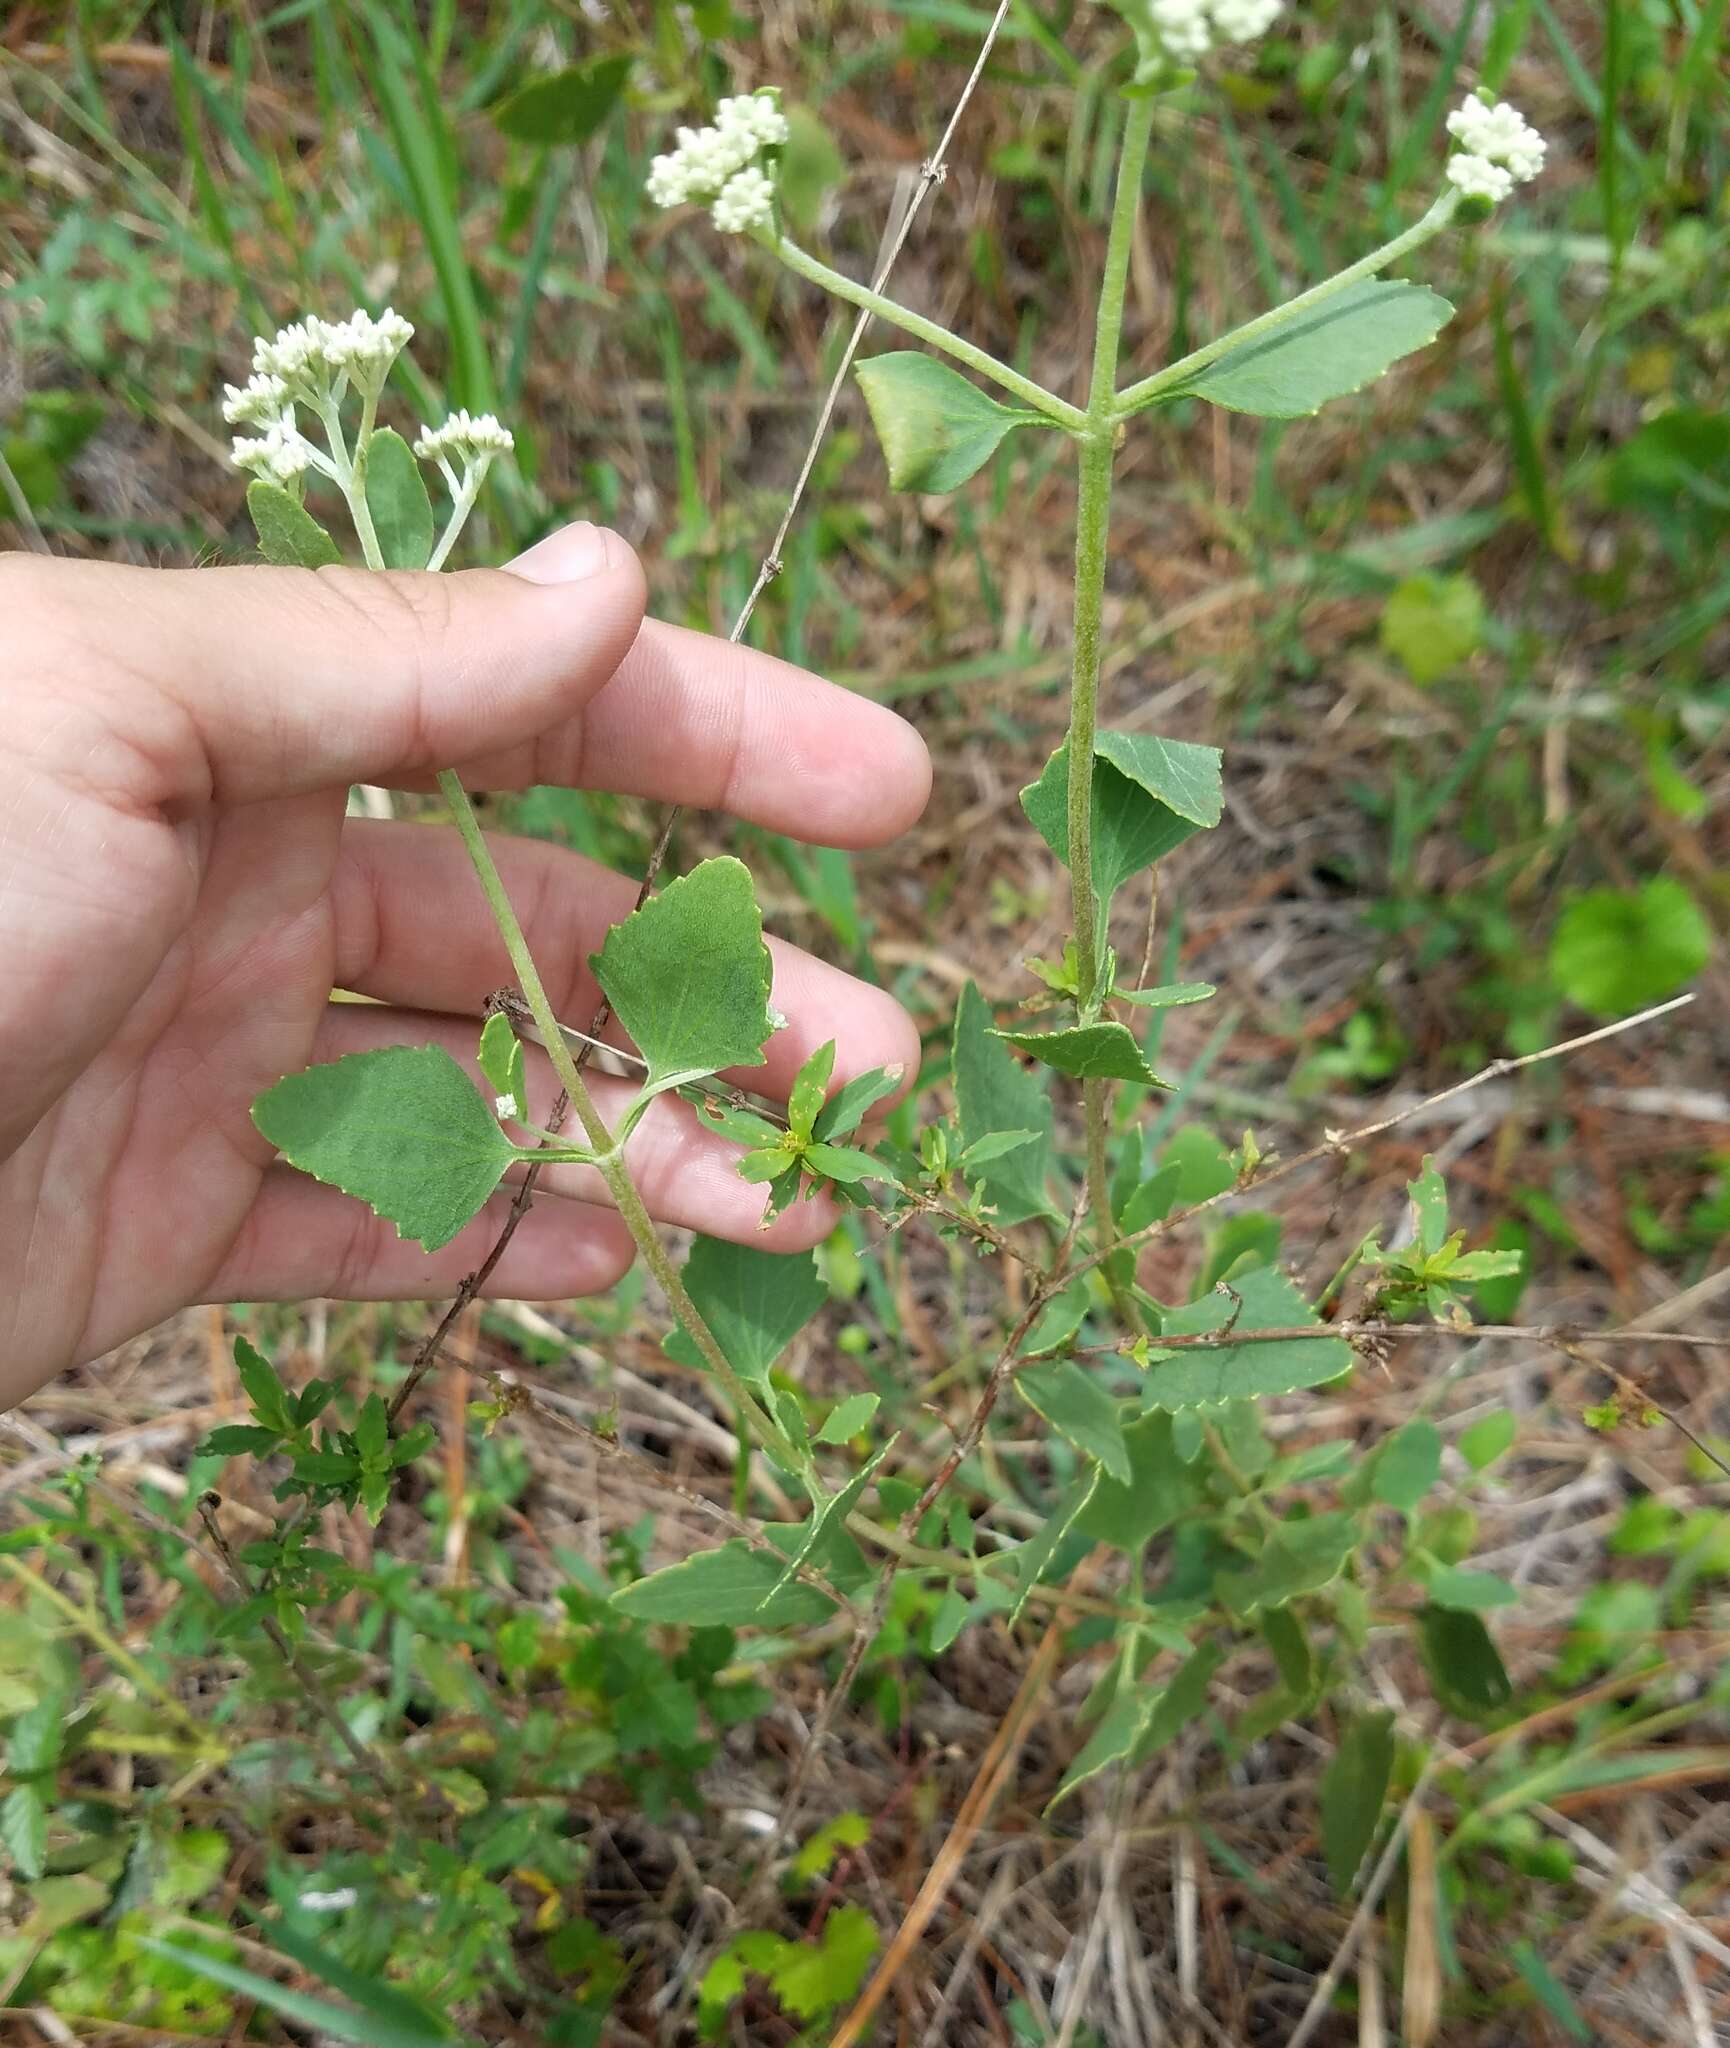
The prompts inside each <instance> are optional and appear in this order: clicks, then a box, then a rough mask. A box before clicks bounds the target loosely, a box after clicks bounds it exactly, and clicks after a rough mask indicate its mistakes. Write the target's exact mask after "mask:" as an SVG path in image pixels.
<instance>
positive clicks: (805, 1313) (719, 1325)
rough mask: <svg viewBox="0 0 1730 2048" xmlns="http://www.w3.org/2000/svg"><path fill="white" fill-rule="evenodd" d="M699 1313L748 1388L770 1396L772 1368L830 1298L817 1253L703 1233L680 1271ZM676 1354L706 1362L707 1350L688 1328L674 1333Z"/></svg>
mask: <svg viewBox="0 0 1730 2048" xmlns="http://www.w3.org/2000/svg"><path fill="white" fill-rule="evenodd" d="M681 1277H682V1278H683V1280H684V1283H685V1288H686V1291H687V1292H688V1293H689V1295H690V1297H691V1299H692V1301H693V1302H695V1304H696V1306H697V1313H698V1314H699V1315H700V1316H701V1317H702V1318H703V1320H704V1322H706V1323H707V1324H708V1326H709V1328H710V1329H711V1330H713V1331H714V1333H715V1337H716V1340H717V1341H718V1342H719V1344H720V1346H721V1349H722V1350H723V1351H724V1352H725V1353H726V1354H727V1363H728V1364H729V1365H730V1366H731V1367H732V1368H733V1370H734V1371H735V1372H736V1373H737V1374H738V1375H739V1377H740V1378H741V1379H742V1380H743V1381H744V1382H745V1384H746V1385H747V1386H749V1387H752V1388H754V1389H755V1390H756V1391H757V1392H758V1393H760V1394H763V1395H767V1394H768V1393H769V1391H770V1388H769V1368H770V1367H771V1366H772V1365H773V1364H774V1363H775V1361H776V1359H778V1358H779V1357H780V1356H781V1353H782V1352H783V1351H785V1350H786V1348H787V1346H788V1345H789V1344H791V1343H792V1341H793V1339H794V1338H795V1337H796V1336H798V1334H799V1332H800V1331H801V1330H802V1329H804V1327H805V1325H806V1324H807V1323H808V1322H809V1321H810V1320H811V1318H812V1317H813V1316H814V1315H815V1314H816V1313H817V1311H818V1310H819V1309H820V1308H821V1307H822V1306H823V1304H824V1303H825V1302H826V1301H827V1300H828V1299H829V1290H828V1289H827V1288H826V1287H825V1286H824V1285H823V1282H822V1281H821V1280H820V1279H819V1278H818V1277H817V1260H816V1256H815V1254H814V1253H811V1252H764V1251H758V1250H756V1249H755V1248H754V1247H753V1246H750V1245H742V1244H727V1243H724V1242H723V1241H722V1240H721V1239H720V1238H718V1237H699V1238H698V1239H697V1240H696V1241H695V1242H694V1243H693V1244H692V1246H691V1255H690V1257H689V1258H688V1259H686V1261H685V1266H684V1272H683V1274H682V1275H681ZM666 1349H667V1352H668V1354H669V1356H671V1357H673V1358H676V1359H678V1360H679V1361H680V1362H681V1364H685V1365H695V1366H698V1367H699V1368H701V1367H702V1364H703V1360H702V1354H701V1353H700V1352H699V1351H698V1349H697V1347H696V1345H695V1344H693V1343H692V1341H691V1339H690V1338H689V1336H687V1335H686V1333H685V1332H684V1331H683V1330H674V1331H673V1332H672V1334H671V1335H670V1336H669V1337H668V1338H667V1341H666Z"/></svg>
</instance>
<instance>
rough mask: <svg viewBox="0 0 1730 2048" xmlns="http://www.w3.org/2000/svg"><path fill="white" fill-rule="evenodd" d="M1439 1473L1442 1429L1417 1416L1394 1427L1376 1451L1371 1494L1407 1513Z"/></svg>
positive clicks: (1440, 1470)
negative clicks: (1414, 1419) (1402, 1424)
mask: <svg viewBox="0 0 1730 2048" xmlns="http://www.w3.org/2000/svg"><path fill="white" fill-rule="evenodd" d="M1441 1474H1442V1436H1441V1431H1440V1430H1438V1429H1437V1428H1436V1425H1435V1424H1434V1423H1433V1422H1429V1421H1426V1420H1425V1419H1424V1418H1423V1417H1422V1416H1420V1417H1419V1418H1418V1419H1417V1421H1416V1422H1408V1423H1407V1424H1406V1425H1405V1427H1404V1428H1403V1429H1396V1430H1395V1431H1394V1433H1393V1435H1392V1436H1390V1437H1389V1438H1388V1440H1387V1442H1386V1443H1384V1444H1383V1445H1382V1447H1381V1449H1380V1450H1379V1451H1377V1452H1376V1455H1375V1464H1374V1467H1373V1468H1372V1470H1371V1474H1370V1494H1371V1497H1372V1499H1375V1500H1379V1501H1380V1502H1381V1503H1382V1505H1383V1506H1384V1507H1390V1508H1399V1509H1400V1510H1401V1511H1402V1513H1405V1514H1408V1515H1409V1514H1410V1513H1411V1512H1412V1511H1413V1509H1414V1508H1416V1506H1417V1504H1418V1502H1419V1501H1421V1500H1422V1499H1423V1497H1424V1495H1425V1494H1426V1493H1428V1492H1429V1490H1430V1488H1431V1487H1432V1486H1434V1485H1435V1483H1436V1481H1437V1480H1438V1479H1439V1478H1440V1477H1441Z"/></svg>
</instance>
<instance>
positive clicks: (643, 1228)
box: [438, 768, 812, 1477]
mask: <svg viewBox="0 0 1730 2048" xmlns="http://www.w3.org/2000/svg"><path fill="white" fill-rule="evenodd" d="M438 786H439V793H440V795H441V796H443V798H444V800H445V802H446V803H447V804H448V805H449V806H450V810H451V816H452V818H453V819H454V820H455V823H456V828H457V831H458V832H459V833H460V834H461V835H462V842H463V845H464V847H465V848H466V849H467V851H468V856H469V860H470V862H471V864H472V865H473V867H474V871H475V874H476V875H477V876H478V877H479V880H480V885H481V888H482V890H483V891H484V892H485V894H486V899H487V907H488V908H489V909H490V910H491V911H492V914H493V922H494V923H495V924H496V925H497V926H498V928H499V936H500V937H501V938H502V939H503V940H504V942H505V951H506V952H507V953H508V954H509V955H510V960H511V966H512V967H513V968H514V969H515V971H516V977H517V984H518V986H519V987H520V988H521V990H522V992H523V999H524V1001H525V1002H526V1003H527V1004H528V1006H529V1009H530V1010H531V1012H532V1013H533V1015H534V1020H535V1023H536V1025H537V1026H538V1028H539V1030H540V1033H541V1043H542V1045H543V1046H544V1047H545V1048H546V1054H547V1057H548V1059H550V1060H551V1061H552V1063H553V1072H554V1073H555V1074H556V1075H557V1076H558V1079H559V1085H560V1087H561V1088H563V1089H564V1091H565V1093H566V1094H567V1095H568V1096H569V1097H570V1099H571V1107H572V1108H573V1109H574V1110H575V1111H576V1113H577V1118H578V1121H579V1122H580V1123H581V1124H582V1127H583V1130H584V1132H585V1134H586V1135H587V1137H588V1140H589V1143H590V1144H591V1145H593V1146H594V1148H595V1151H596V1152H597V1153H598V1154H599V1157H598V1158H597V1159H596V1161H595V1164H596V1167H597V1168H598V1169H599V1171H600V1175H601V1178H602V1179H603V1180H604V1181H605V1182H606V1184H607V1192H608V1194H610V1195H611V1196H612V1198H613V1201H614V1204H615V1205H616V1207H617V1208H618V1211H619V1214H620V1216H621V1217H622V1218H623V1219H624V1224H625V1228H626V1229H627V1230H628V1231H629V1232H630V1233H631V1236H632V1238H633V1239H634V1240H635V1243H636V1246H637V1249H638V1251H639V1252H641V1254H642V1256H643V1263H644V1265H646V1266H647V1267H648V1269H649V1271H650V1272H651V1273H652V1274H653V1275H654V1276H655V1280H656V1282H657V1284H658V1285H659V1286H660V1289H661V1292H662V1293H663V1294H664V1295H665V1296H666V1297H667V1300H668V1303H669V1304H670V1306H671V1308H672V1310H673V1313H674V1314H675V1315H676V1316H677V1317H678V1319H679V1321H680V1322H681V1323H682V1324H683V1325H684V1326H685V1329H686V1331H687V1333H688V1334H689V1336H690V1338H691V1341H692V1343H693V1344H695V1345H696V1347H697V1349H698V1351H699V1352H700V1353H701V1354H702V1356H703V1360H704V1363H705V1364H706V1365H707V1366H708V1367H709V1369H710V1370H711V1371H712V1372H713V1373H714V1375H715V1377H716V1378H717V1379H718V1380H719V1381H720V1382H721V1384H722V1386H723V1387H725V1388H726V1390H727V1392H728V1393H729V1394H730V1395H731V1396H732V1398H733V1400H734V1402H735V1403H736V1404H737V1406H738V1408H739V1409H740V1411H741V1413H742V1414H744V1415H745V1416H746V1417H748V1418H749V1420H750V1422H751V1425H752V1427H753V1429H755V1431H756V1433H757V1437H758V1440H759V1441H760V1442H761V1443H764V1444H766V1445H768V1446H769V1447H770V1448H771V1449H772V1450H774V1451H775V1453H776V1454H777V1456H779V1457H781V1458H783V1459H784V1460H785V1461H786V1462H787V1464H788V1466H789V1468H790V1469H791V1470H792V1471H795V1472H799V1473H802V1474H805V1475H807V1477H809V1475H810V1472H811V1463H812V1461H811V1459H810V1458H809V1456H801V1455H800V1454H799V1453H798V1452H797V1451H796V1450H795V1449H794V1446H793V1444H792V1442H791V1441H790V1439H789V1438H788V1437H787V1435H786V1433H785V1432H784V1431H783V1430H782V1428H781V1426H780V1425H779V1423H777V1422H776V1421H775V1420H774V1418H773V1417H772V1416H771V1415H770V1414H769V1412H768V1410H767V1409H765V1408H764V1407H763V1406H762V1404H761V1403H760V1402H759V1401H758V1400H757V1398H756V1397H755V1395H753V1394H752V1392H751V1390H750V1389H749V1388H748V1387H747V1386H746V1385H745V1383H744V1382H743V1381H742V1380H741V1379H740V1378H739V1376H738V1374H737V1373H736V1372H734V1370H733V1368H732V1366H731V1365H730V1364H729V1362H728V1359H727V1354H726V1353H725V1352H724V1351H723V1350H722V1349H721V1346H720V1343H719V1341H718V1340H717V1339H716V1336H715V1333H714V1331H713V1330H711V1329H710V1328H709V1325H708V1324H707V1323H706V1322H705V1321H704V1320H703V1317H702V1315H701V1313H700V1312H699V1310H698V1308H697V1305H696V1303H695V1302H694V1301H692V1299H691V1297H690V1295H689V1294H688V1293H687V1292H686V1289H685V1283H684V1281H683V1280H682V1279H681V1278H680V1277H679V1269H678V1267H677V1266H675V1265H674V1263H673V1260H672V1257H671V1255H670V1254H669V1252H668V1250H667V1248H666V1246H665V1245H664V1244H663V1243H662V1242H661V1239H660V1234H659V1233H658V1232H657V1230H656V1229H655V1225H654V1221H653V1219H652V1218H651V1217H650V1215H649V1212H648V1210H647V1208H645V1207H644V1204H643V1198H642V1196H641V1195H639V1194H638V1193H637V1189H636V1184H635V1183H634V1182H633V1181H632V1179H631V1176H630V1174H629V1173H628V1172H627V1171H626V1168H625V1162H624V1160H623V1158H622V1157H621V1156H620V1153H619V1151H618V1150H617V1149H616V1148H615V1147H614V1144H613V1136H612V1133H611V1132H610V1131H609V1130H608V1128H607V1125H606V1122H605V1120H604V1119H603V1117H602V1115H601V1113H600V1111H599V1110H598V1109H597V1108H596V1107H595V1099H594V1097H593V1096H592V1095H591V1094H590V1093H589V1091H588V1088H587V1086H586V1084H585V1083H584V1081H583V1077H582V1075H581V1074H580V1073H579V1072H578V1071H577V1064H576V1061H575V1060H574V1059H573V1058H572V1057H571V1049H570V1047H569V1046H568V1045H567V1044H566V1042H565V1035H564V1032H563V1031H562V1030H561V1029H560V1026H559V1020H558V1018H557V1017H556V1016H555V1015H554V1014H553V1006H552V1004H551V1003H550V1002H549V1001H548V1000H547V992H546V989H545V987H544V986H543V984H542V982H541V977H540V971H539V969H538V968H537V967H536V966H535V962H534V956H533V955H532V954H531V953H530V951H529V942H528V940H527V939H526V938H525V937H524V936H523V928H522V926H521V925H520V924H519V923H518V922H517V914H516V912H515V911H514V910H513V909H512V908H511V900H510V898H509V896H508V895H506V893H505V885H504V880H503V877H502V876H501V875H500V874H499V871H498V868H497V866H496V865H495V863H494V861H493V856H492V850H491V848H490V847H489V846H488V845H487V842H486V835H485V833H483V832H482V830H481V827H480V820H479V819H478V818H477V817H476V816H475V810H474V805H473V804H472V803H470V801H469V795H468V791H467V790H466V789H464V788H463V786H462V783H461V781H460V780H459V778H458V777H457V776H456V774H455V773H454V772H453V771H452V770H450V769H448V768H445V769H441V770H440V771H439V778H438Z"/></svg>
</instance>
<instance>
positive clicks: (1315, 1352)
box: [1142, 1266, 1352, 1410]
mask: <svg viewBox="0 0 1730 2048" xmlns="http://www.w3.org/2000/svg"><path fill="white" fill-rule="evenodd" d="M1227 1324H1230V1326H1231V1331H1232V1334H1233V1335H1236V1334H1237V1333H1239V1332H1240V1331H1241V1332H1242V1334H1243V1335H1244V1336H1246V1337H1247V1336H1250V1335H1252V1334H1253V1333H1254V1332H1255V1331H1257V1330H1291V1329H1301V1328H1302V1327H1304V1326H1305V1325H1306V1324H1313V1325H1314V1326H1315V1327H1316V1328H1317V1329H1319V1328H1320V1327H1321V1318H1320V1317H1319V1316H1318V1315H1317V1314H1316V1312H1315V1310H1314V1309H1313V1308H1311V1307H1310V1305H1309V1303H1308V1302H1307V1301H1305V1300H1304V1298H1303V1296H1302V1295H1301V1294H1300V1293H1299V1292H1298V1290H1297V1289H1296V1288H1295V1287H1294V1286H1293V1285H1292V1283H1291V1282H1290V1281H1289V1280H1288V1279H1287V1278H1286V1276H1285V1275H1284V1274H1283V1273H1281V1272H1280V1271H1279V1270H1278V1269H1277V1268H1275V1267H1273V1266H1258V1267H1256V1268H1254V1269H1253V1270H1251V1271H1250V1272H1248V1273H1238V1274H1235V1275H1234V1276H1233V1278H1232V1279H1231V1281H1230V1282H1229V1283H1228V1284H1227V1285H1226V1286H1225V1287H1220V1288H1216V1289H1215V1290H1214V1291H1213V1293H1211V1294H1205V1295H1203V1296H1202V1298H1201V1300H1200V1301H1192V1302H1189V1303H1187V1304H1186V1305H1185V1306H1183V1307H1182V1308H1173V1309H1167V1310H1166V1312H1165V1315H1164V1318H1163V1324H1162V1334H1169V1335H1171V1336H1181V1335H1201V1334H1205V1333H1207V1332H1210V1331H1214V1330H1219V1331H1223V1330H1224V1329H1225V1328H1226V1326H1227ZM1147 1358H1148V1373H1147V1385H1146V1388H1145V1390H1144V1392H1143V1396H1142V1401H1143V1405H1144V1406H1145V1407H1148V1408H1167V1409H1172V1410H1176V1409H1179V1408H1196V1407H1200V1406H1202V1405H1203V1404H1204V1403H1207V1402H1212V1401H1246V1400H1250V1399H1252V1398H1253V1397H1255V1396H1256V1395H1258V1394H1290V1393H1294V1392H1295V1391H1296V1390H1297V1389H1298V1388H1299V1387H1319V1386H1325V1385H1326V1383H1327V1382H1328V1381H1329V1380H1337V1379H1338V1378H1339V1376H1340V1374H1341V1373H1343V1372H1344V1371H1346V1369H1347V1368H1348V1367H1349V1366H1350V1364H1351V1362H1352V1353H1351V1347H1350V1345H1348V1344H1345V1343H1343V1342H1342V1341H1341V1340H1340V1339H1339V1338H1337V1337H1287V1338H1283V1339H1280V1338H1276V1339H1274V1340H1273V1341H1271V1342H1269V1343H1266V1344H1230V1343H1225V1344H1221V1345H1220V1346H1219V1347H1218V1348H1217V1349H1213V1348H1209V1347H1205V1346H1195V1347H1191V1348H1186V1349H1183V1350H1168V1351H1162V1350H1161V1349H1160V1344H1159V1338H1158V1337H1155V1338H1154V1339H1153V1340H1152V1342H1151V1343H1150V1345H1149V1347H1148V1352H1147Z"/></svg>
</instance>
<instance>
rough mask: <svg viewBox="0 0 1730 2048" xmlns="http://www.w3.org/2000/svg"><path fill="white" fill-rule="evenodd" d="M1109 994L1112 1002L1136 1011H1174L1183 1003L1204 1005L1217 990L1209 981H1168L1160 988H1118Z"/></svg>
mask: <svg viewBox="0 0 1730 2048" xmlns="http://www.w3.org/2000/svg"><path fill="white" fill-rule="evenodd" d="M1111 993H1112V999H1113V1001H1115V1002H1119V1003H1134V1004H1135V1005H1136V1007H1137V1008H1138V1009H1143V1010H1175V1009H1177V1008H1179V1007H1180V1006H1181V1005H1183V1004H1185V1003H1205V1002H1206V1001H1207V999H1208V997H1209V996H1215V995H1218V994H1219V990H1218V989H1216V988H1215V987H1214V985H1213V983H1212V982H1211V981H1168V982H1166V983H1165V985H1164V986H1163V987H1161V988H1118V989H1113V990H1112V992H1111Z"/></svg>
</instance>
